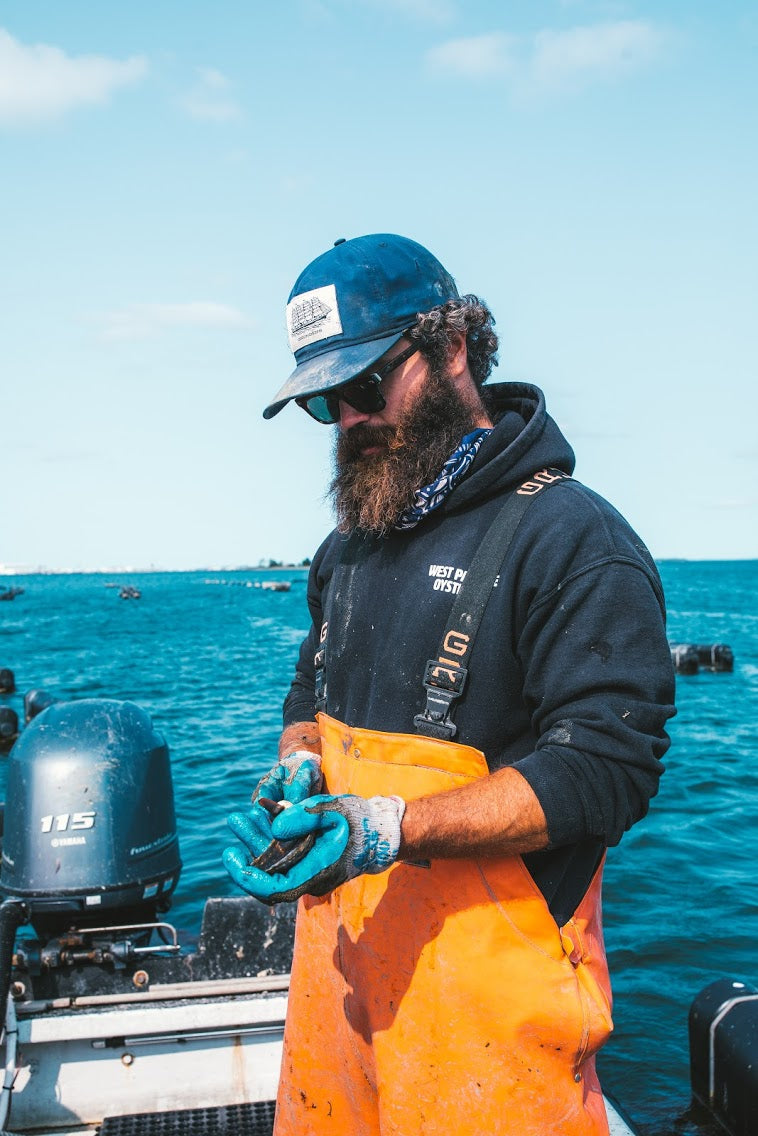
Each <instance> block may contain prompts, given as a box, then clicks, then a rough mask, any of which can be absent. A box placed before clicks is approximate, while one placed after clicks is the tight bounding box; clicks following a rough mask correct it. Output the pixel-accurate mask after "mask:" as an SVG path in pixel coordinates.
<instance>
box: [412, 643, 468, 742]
mask: <svg viewBox="0 0 758 1136" xmlns="http://www.w3.org/2000/svg"><path fill="white" fill-rule="evenodd" d="M467 678H468V668H467V667H446V666H445V665H444V664H443V663H440V660H439V659H427V661H426V669H425V671H424V679H423V686H424V689H425V690H426V706H425V707H424V710H423V712H422V713H421V714H416V716H415V717H414V719H413V724H414V726H415V727H416V730H417V731H418V733H420V734H426V735H427V737H431V738H438V739H441V740H442V741H450V740H451V739H452V738H454V737H455V735H456V734H457V733H458V727H457V726H456V724H455V722H451V721H450V712H451V710H452V708H453V702H454V701H455V699H456V698H460V696H461V695H462V694H463V688H464V686H465V685H466V679H467Z"/></svg>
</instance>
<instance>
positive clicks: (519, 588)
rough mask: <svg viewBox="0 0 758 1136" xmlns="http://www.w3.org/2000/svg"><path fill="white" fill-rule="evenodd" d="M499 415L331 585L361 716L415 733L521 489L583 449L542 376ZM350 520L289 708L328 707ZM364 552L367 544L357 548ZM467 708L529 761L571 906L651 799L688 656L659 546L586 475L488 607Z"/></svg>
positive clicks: (548, 875)
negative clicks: (671, 608)
mask: <svg viewBox="0 0 758 1136" xmlns="http://www.w3.org/2000/svg"><path fill="white" fill-rule="evenodd" d="M485 389H486V390H487V391H488V392H489V395H488V397H489V399H490V405H491V406H492V408H493V410H492V414H493V418H495V419H496V426H495V429H494V430H493V431H492V433H491V434H490V435H489V436H488V437H487V438H486V439H485V441H484V443H483V444H482V446H481V449H480V450H479V453H478V454H477V456H476V459H475V461H474V463H473V465H472V467H471V470H470V471H469V473H468V474H467V476H466V477H465V478H464V479H463V480H462V481H461V482H460V483H459V485H458V486H457V487H456V488H455V490H454V491H453V492H452V493H451V494H450V496H449V497H448V498H447V500H446V501H445V503H444V504H443V505H442V506H441V507H440V508H439V509H437V510H436V511H435V512H433V513H431V514H430V515H429V516H428V517H426V518H425V519H424V520H422V521H421V522H420V523H419V524H418V525H417V526H416V527H415V528H413V529H410V530H408V531H393V532H392V533H390V535H389V536H387V537H383V538H373V537H366V538H365V540H364V541H363V542H362V546H361V549H360V554H359V556H358V557H357V563H351V565H350V566H349V567H348V568H347V569H346V573H345V576H344V577H343V580H344V586H342V587H341V588H340V594H339V595H338V596H336V597H335V596H332V597H331V612H330V619H329V636H328V645H327V662H326V674H327V691H328V702H327V712H328V713H329V714H330V715H332V716H333V717H335V718H338V719H340V720H341V721H343V722H345V723H347V724H348V725H350V726H356V727H364V728H367V729H372V730H385V731H390V732H401V733H412V732H414V725H413V719H414V716H415V715H416V714H418V713H420V712H421V710H422V709H423V708H424V705H425V701H426V700H425V692H424V689H423V686H422V678H423V673H424V668H425V665H426V661H427V659H429V658H433V657H435V656H436V654H437V647H438V645H439V641H440V638H441V635H442V633H443V631H444V629H445V624H446V622H447V617H448V615H449V612H450V608H451V606H452V603H453V602H454V597H455V594H456V593H457V591H458V590H459V586H460V582H461V580H462V579H463V577H464V576H465V573H466V571H467V570H468V568H469V566H470V563H471V558H472V556H473V553H474V551H475V550H476V548H477V546H478V544H479V542H480V540H481V538H482V537H483V535H484V533H485V532H486V530H487V529H488V527H489V526H490V524H491V523H492V521H493V519H494V517H495V516H496V514H497V513H498V511H499V509H500V508H501V506H502V503H503V500H504V495H506V494H507V493H508V492H509V491H510V490H513V489H515V488H516V487H517V486H518V485H520V484H521V483H522V482H523V481H525V480H526V479H527V478H529V477H530V475H532V474H534V473H535V472H537V471H539V470H543V469H546V468H553V469H559V470H562V471H564V472H565V473H567V474H570V473H571V472H572V471H573V468H574V454H573V451H572V449H571V447H570V446H569V445H568V443H567V442H566V440H565V438H564V437H563V435H562V434H561V432H560V430H559V429H558V427H557V425H556V424H555V422H554V421H553V420H552V418H550V416H549V415H548V414H547V411H546V409H545V400H544V396H543V394H542V392H541V391H540V390H538V388H537V387H534V386H530V385H528V384H522V383H500V384H493V385H491V386H489V387H487V388H485ZM345 543H346V537H345V536H343V535H341V534H339V533H337V532H336V531H335V532H332V533H331V534H330V536H329V537H327V539H326V540H325V541H324V543H323V544H322V545H321V547H320V549H319V550H318V552H317V554H316V556H315V558H314V560H313V564H312V566H311V571H310V576H309V582H308V604H309V607H310V612H311V617H312V620H313V626H312V628H311V631H310V633H309V635H308V636H307V637H306V639H305V641H304V643H303V645H302V647H301V651H300V659H299V662H298V666H297V672H296V675H295V679H294V681H293V684H292V686H291V689H290V692H289V694H288V695H287V698H286V700H285V705H284V722H285V725H288V724H290V723H292V722H299V721H309V720H312V718H313V715H314V704H315V700H314V662H313V659H314V654H315V651H316V649H317V645H318V641H319V633H320V628H321V624H322V622H323V610H324V605H325V603H326V601H327V597H328V592H329V587H330V582H331V578H332V573H333V571H334V566H335V564H336V562H337V560H338V558H339V557H340V554H341V552H342V551H343V550H344V548H345ZM351 559H352V558H351ZM468 667H469V676H468V680H467V685H466V689H465V691H464V694H463V696H462V697H461V698H460V699H459V700H458V702H457V705H456V708H455V711H454V720H455V723H456V725H457V727H458V733H457V735H456V741H459V742H461V743H464V744H467V745H471V746H475V747H476V748H477V749H480V750H481V751H482V752H483V753H484V755H485V757H486V758H487V761H488V764H489V767H490V769H491V770H495V769H498V768H500V767H502V766H504V765H513V766H515V768H517V769H518V770H519V772H520V773H521V774H522V775H523V776H524V777H525V778H526V780H527V781H528V782H529V784H530V785H531V787H532V789H533V790H534V792H535V794H536V795H537V798H538V799H539V802H540V804H541V806H542V808H543V810H544V813H545V816H546V818H547V824H548V833H549V837H550V847H549V849H548V850H547V851H545V852H537V853H531V854H529V855H527V856H525V857H524V860H525V862H526V864H527V866H528V867H529V869H530V871H531V872H532V875H533V876H534V878H535V880H536V881H537V883H538V885H539V886H540V888H541V889H542V891H543V894H544V895H545V897H546V899H547V900H548V903H549V905H550V908H551V910H552V912H553V914H554V916H555V917H556V920H557V921H558V923H559V924H560V923H562V922H565V920H566V919H568V918H569V917H570V916H571V915H572V914H573V912H574V910H575V908H576V906H577V904H578V902H579V900H580V899H581V897H582V895H583V894H584V891H585V890H586V887H587V885H588V883H589V880H590V878H591V876H592V873H593V871H594V868H595V867H596V866H597V863H598V862H599V860H600V857H601V855H602V852H603V850H604V849H605V847H606V846H607V845H612V844H616V843H618V841H619V840H620V839H621V836H622V834H623V833H624V831H625V830H626V829H628V828H629V827H630V826H631V825H632V824H634V823H635V821H637V820H639V819H640V818H641V817H642V816H644V815H645V813H646V812H647V809H648V804H649V800H650V798H651V797H652V796H653V795H654V794H655V793H656V792H657V788H658V779H659V777H660V775H661V773H662V772H663V766H662V765H661V763H660V759H661V758H662V756H663V754H664V753H665V751H666V749H667V748H668V745H669V739H668V736H667V734H666V732H665V729H664V726H665V722H666V720H667V719H668V718H669V717H671V715H672V714H673V713H674V708H673V700H674V673H673V668H672V664H671V654H670V649H669V646H668V642H667V639H666V630H665V606H664V599H663V592H662V589H661V583H660V579H659V576H658V572H657V570H656V567H655V564H654V562H653V560H652V557H651V556H650V553H649V552H648V550H647V549H646V548H645V546H644V544H643V543H642V541H641V540H640V539H639V537H638V536H637V535H636V534H635V533H634V532H633V531H632V529H631V528H630V527H629V525H628V524H627V522H626V521H625V520H624V519H623V517H621V515H620V514H619V513H617V512H616V510H615V509H613V508H612V506H611V505H609V504H608V502H606V501H604V500H603V499H602V498H601V497H599V496H597V494H595V493H593V492H592V491H591V490H589V489H587V488H585V487H584V486H583V485H580V484H579V483H578V482H576V481H574V480H572V479H566V480H562V481H559V482H557V483H556V484H554V485H553V486H551V487H550V488H549V489H548V490H546V491H543V492H540V493H539V494H537V495H536V497H535V498H534V500H533V502H532V503H531V504H530V506H529V508H528V509H527V511H526V514H525V516H524V518H523V519H522V521H521V524H520V525H519V527H518V529H517V531H516V534H515V537H514V538H513V542H512V544H511V547H510V550H509V551H508V553H507V555H506V558H505V561H504V564H503V566H502V571H501V574H500V576H499V578H498V580H497V581H496V583H495V587H494V588H493V591H492V594H491V597H490V599H489V600H488V603H487V607H486V610H485V613H484V618H483V620H482V624H481V627H480V629H479V632H478V635H477V638H476V641H475V644H474V647H473V650H472V653H471V657H470V660H469V661H468Z"/></svg>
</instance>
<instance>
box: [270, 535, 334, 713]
mask: <svg viewBox="0 0 758 1136" xmlns="http://www.w3.org/2000/svg"><path fill="white" fill-rule="evenodd" d="M334 549H335V534H334V533H331V534H330V535H329V536H328V537H327V539H326V540H325V541H324V543H323V544H322V545H321V547H320V548H319V550H318V552H317V553H316V555H315V556H314V558H313V561H312V563H311V568H310V572H309V573H308V609H309V611H310V615H311V626H310V629H309V631H308V634H307V635H306V637H305V639H303V642H302V643H301V644H300V653H299V655H298V660H297V665H296V667H295V676H294V678H293V680H292V683H291V684H290V688H289V691H288V692H287V695H286V697H285V699H284V707H283V714H282V717H283V723H284V726H285V727H287V726H291V725H292V724H293V723H294V722H312V721H313V719H314V717H315V716H316V695H315V680H316V668H315V665H314V661H313V660H314V657H315V655H316V650H317V649H318V644H319V638H320V635H321V624H322V623H323V618H324V616H323V600H322V596H323V593H324V589H325V587H326V585H327V583H328V581H329V579H330V578H331V575H332V572H333V571H334V562H335V551H334Z"/></svg>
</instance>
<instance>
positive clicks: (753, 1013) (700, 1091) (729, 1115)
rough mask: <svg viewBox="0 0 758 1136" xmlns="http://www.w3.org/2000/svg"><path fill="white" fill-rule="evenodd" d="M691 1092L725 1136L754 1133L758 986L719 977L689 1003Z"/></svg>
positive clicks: (757, 1080)
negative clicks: (724, 1130)
mask: <svg viewBox="0 0 758 1136" xmlns="http://www.w3.org/2000/svg"><path fill="white" fill-rule="evenodd" d="M689 1036H690V1080H691V1082H692V1092H693V1094H694V1095H695V1096H696V1097H697V1099H698V1100H699V1101H700V1103H701V1104H703V1105H705V1107H706V1108H707V1109H708V1110H709V1112H711V1114H712V1115H713V1117H714V1118H715V1119H716V1120H717V1121H718V1122H719V1123H720V1124H721V1125H723V1127H724V1128H726V1130H727V1132H729V1133H730V1136H755V1131H756V1101H758V990H756V989H755V987H754V986H748V985H747V984H746V983H744V982H735V981H733V980H731V979H728V978H719V979H718V980H717V981H716V982H712V983H711V984H710V986H706V987H705V989H704V990H701V991H700V993H699V994H698V996H697V997H696V998H695V1000H694V1001H693V1003H692V1005H691V1006H690V1014H689Z"/></svg>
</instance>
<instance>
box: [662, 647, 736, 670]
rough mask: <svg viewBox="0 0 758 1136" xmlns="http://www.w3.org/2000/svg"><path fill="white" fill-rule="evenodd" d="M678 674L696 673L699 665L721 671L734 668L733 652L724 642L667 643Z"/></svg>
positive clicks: (706, 668)
mask: <svg viewBox="0 0 758 1136" xmlns="http://www.w3.org/2000/svg"><path fill="white" fill-rule="evenodd" d="M669 647H670V648H671V661H672V663H673V664H674V670H675V671H676V672H677V673H678V674H697V672H698V671H699V670H700V668H701V667H703V668H704V669H705V670H708V671H721V672H722V673H726V672H730V671H733V670H734V652H733V651H732V648H731V647H728V646H727V645H726V643H708V644H706V643H669Z"/></svg>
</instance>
